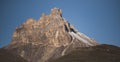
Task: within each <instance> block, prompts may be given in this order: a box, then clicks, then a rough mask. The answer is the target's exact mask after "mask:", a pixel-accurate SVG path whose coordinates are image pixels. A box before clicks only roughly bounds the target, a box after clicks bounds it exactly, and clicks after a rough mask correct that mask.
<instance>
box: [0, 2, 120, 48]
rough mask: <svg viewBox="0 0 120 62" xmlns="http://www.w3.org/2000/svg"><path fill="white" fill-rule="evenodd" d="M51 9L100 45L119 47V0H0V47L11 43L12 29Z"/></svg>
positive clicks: (37, 17) (47, 12)
mask: <svg viewBox="0 0 120 62" xmlns="http://www.w3.org/2000/svg"><path fill="white" fill-rule="evenodd" d="M54 7H58V8H60V9H62V12H63V17H64V18H66V20H67V21H68V22H70V23H71V24H73V25H74V26H75V27H76V28H77V29H78V30H79V31H80V32H82V33H84V34H86V35H88V36H89V37H91V38H94V39H95V40H96V41H97V42H99V43H101V44H103V43H104V44H112V45H117V46H120V0H0V47H3V46H5V45H7V44H9V43H10V41H11V38H12V34H13V32H14V29H15V27H17V26H20V25H21V24H22V23H23V22H25V21H26V19H28V18H34V19H36V20H38V19H39V18H40V16H41V14H42V13H46V14H49V13H50V10H51V9H52V8H54Z"/></svg>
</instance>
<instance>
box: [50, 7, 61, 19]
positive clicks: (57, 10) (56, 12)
mask: <svg viewBox="0 0 120 62" xmlns="http://www.w3.org/2000/svg"><path fill="white" fill-rule="evenodd" d="M51 15H53V16H56V15H58V16H61V17H62V11H61V9H59V8H56V7H55V8H53V9H51Z"/></svg>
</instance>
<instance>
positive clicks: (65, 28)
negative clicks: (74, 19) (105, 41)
mask: <svg viewBox="0 0 120 62" xmlns="http://www.w3.org/2000/svg"><path fill="white" fill-rule="evenodd" d="M95 45H97V43H96V41H95V40H93V39H91V38H89V37H87V36H86V35H84V34H83V33H80V32H78V31H77V30H76V29H75V28H74V26H72V25H71V24H70V23H68V22H67V21H66V20H65V19H64V18H63V17H62V11H61V10H60V9H59V8H54V9H52V10H51V13H50V14H49V15H45V14H42V16H41V18H40V20H38V21H36V20H34V19H32V18H30V19H28V20H27V21H26V22H25V23H23V24H22V25H21V26H20V27H17V28H16V29H15V31H14V33H13V38H12V41H11V43H10V44H9V45H8V46H6V47H5V49H7V50H9V51H12V52H14V53H15V54H17V55H20V56H21V57H23V58H24V59H26V60H27V61H29V62H47V61H48V60H49V59H55V58H58V57H61V56H64V55H65V54H67V53H68V52H69V51H70V50H72V49H74V48H76V47H89V46H95Z"/></svg>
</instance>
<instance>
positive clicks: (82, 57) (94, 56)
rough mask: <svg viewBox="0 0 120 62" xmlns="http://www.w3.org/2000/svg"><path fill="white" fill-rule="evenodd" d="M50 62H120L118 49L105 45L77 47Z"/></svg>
mask: <svg viewBox="0 0 120 62" xmlns="http://www.w3.org/2000/svg"><path fill="white" fill-rule="evenodd" d="M50 62H120V48H119V47H117V46H113V45H106V44H103V45H97V46H92V47H79V48H75V49H74V50H72V51H71V52H70V53H69V54H67V55H64V56H62V57H60V58H57V59H54V60H51V61H50Z"/></svg>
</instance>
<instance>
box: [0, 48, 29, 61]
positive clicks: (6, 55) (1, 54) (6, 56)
mask: <svg viewBox="0 0 120 62" xmlns="http://www.w3.org/2000/svg"><path fill="white" fill-rule="evenodd" d="M0 62H27V60H25V59H24V58H22V57H20V56H19V55H15V54H14V53H12V52H10V51H7V50H5V49H0Z"/></svg>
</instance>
